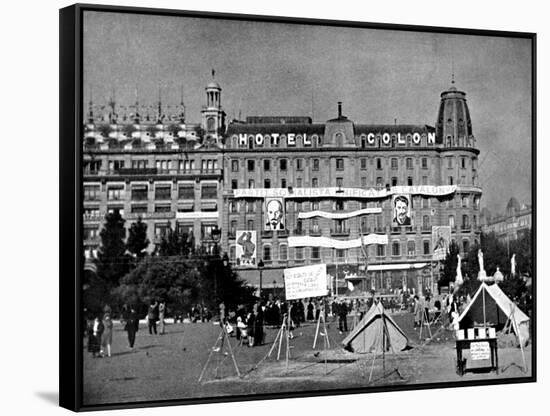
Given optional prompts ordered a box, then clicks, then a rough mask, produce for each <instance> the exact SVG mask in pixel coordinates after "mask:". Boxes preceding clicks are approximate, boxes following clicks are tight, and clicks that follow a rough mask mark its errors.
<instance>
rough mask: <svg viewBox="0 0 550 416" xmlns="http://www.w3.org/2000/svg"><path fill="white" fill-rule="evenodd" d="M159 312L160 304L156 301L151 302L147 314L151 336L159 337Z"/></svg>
mask: <svg viewBox="0 0 550 416" xmlns="http://www.w3.org/2000/svg"><path fill="white" fill-rule="evenodd" d="M157 311H158V304H157V301H156V300H151V304H150V305H149V311H148V312H147V321H148V323H149V335H153V334H155V335H157Z"/></svg>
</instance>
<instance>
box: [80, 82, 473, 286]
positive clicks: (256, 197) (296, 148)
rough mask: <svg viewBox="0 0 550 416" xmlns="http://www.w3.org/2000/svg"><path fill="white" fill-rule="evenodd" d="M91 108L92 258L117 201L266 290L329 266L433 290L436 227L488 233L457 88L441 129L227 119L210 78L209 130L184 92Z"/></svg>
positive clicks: (156, 235) (459, 239)
mask: <svg viewBox="0 0 550 416" xmlns="http://www.w3.org/2000/svg"><path fill="white" fill-rule="evenodd" d="M94 108H97V107H94V105H93V103H90V104H89V111H88V118H87V122H86V125H85V133H84V221H85V226H84V228H85V232H84V236H85V241H84V244H85V248H87V249H88V250H87V253H88V255H93V253H94V250H96V249H97V247H98V244H99V239H98V236H99V230H100V228H101V226H102V221H103V217H104V215H105V214H106V213H108V212H110V211H112V210H113V209H118V210H119V211H121V213H122V214H123V217H124V218H125V219H126V226H127V227H129V226H130V225H131V223H132V222H134V221H136V220H137V218H138V217H141V218H142V219H143V220H144V221H145V222H146V223H147V225H148V233H149V240H150V241H151V247H150V250H152V249H153V248H154V243H158V241H159V240H160V239H161V238H162V236H163V235H165V233H166V232H167V230H168V229H169V228H172V229H175V230H177V231H178V232H182V233H187V234H190V235H193V236H194V240H195V241H196V242H200V244H202V245H205V246H206V247H207V248H208V249H211V250H212V249H213V247H215V246H218V247H221V251H222V252H227V253H228V255H229V258H230V259H231V261H232V262H233V263H234V264H235V267H236V268H237V269H238V270H239V274H240V276H241V278H243V279H245V280H247V281H249V282H250V284H252V285H255V286H256V287H258V286H260V285H261V286H262V288H263V289H264V290H271V289H272V290H273V291H275V290H276V289H277V288H279V289H282V287H283V270H284V269H285V268H289V267H296V266H304V265H310V264H319V263H326V264H327V271H328V274H329V275H331V276H332V280H331V282H330V283H329V284H330V286H331V289H332V291H333V292H334V291H335V290H336V291H338V293H343V292H344V291H345V290H346V288H348V287H351V286H350V285H349V284H348V283H352V284H353V285H354V287H357V286H358V287H359V288H360V290H369V289H372V288H373V289H375V290H382V291H384V290H395V289H409V290H413V289H414V291H415V292H416V291H423V290H425V288H427V287H433V284H434V276H435V275H436V273H434V271H433V266H434V265H436V264H437V262H436V261H435V260H440V259H441V255H434V251H435V252H438V253H439V252H440V249H437V247H436V245H438V242H437V238H436V237H437V236H436V235H435V234H434V235H432V234H433V231H434V230H438V235H439V237H440V238H441V235H445V236H446V237H445V238H446V239H449V238H450V239H451V240H454V241H455V242H456V243H457V244H458V245H459V247H460V248H461V250H463V251H467V250H468V248H469V247H470V245H471V244H475V243H476V242H477V241H478V240H479V227H478V219H479V209H480V198H481V189H480V187H479V186H478V178H477V165H478V155H479V150H478V149H477V148H476V139H475V137H474V135H473V132H472V125H471V119H470V114H469V110H468V106H467V103H466V94H465V93H464V92H461V91H458V90H457V89H456V88H455V87H454V85H453V86H451V87H450V88H449V89H448V90H447V91H444V92H443V93H442V94H441V100H440V105H439V111H438V112H437V119H436V123H435V127H432V126H430V125H425V124H419V125H399V124H394V125H372V124H358V123H355V122H354V121H352V120H350V119H348V118H347V117H346V116H345V115H344V114H343V109H342V105H341V103H338V108H337V116H336V117H335V118H333V119H330V120H328V121H326V122H324V123H314V122H313V121H312V119H311V118H309V117H301V116H280V117H279V116H251V117H247V118H246V120H244V121H240V120H233V121H232V122H230V123H229V124H227V125H226V121H225V112H224V110H223V109H222V107H221V87H220V86H219V85H218V84H217V83H216V82H214V81H212V82H211V83H209V84H208V85H207V87H206V106H204V107H203V110H202V118H201V123H199V124H189V123H186V121H185V106H184V104H183V99H182V100H181V103H180V104H179V105H178V106H173V107H170V106H162V103H161V100H160V98H159V101H158V105H157V106H156V107H155V109H154V110H150V108H151V106H149V107H145V106H140V105H139V103H137V102H136V104H135V105H134V106H132V112H131V113H130V114H129V115H128V114H126V113H124V114H122V113H123V112H124V108H123V109H122V110H121V109H120V108H118V109H117V107H116V105H115V103H114V100H111V103H110V107H108V110H109V111H108V113H105V112H104V113H101V112H98V111H97V110H96V111H94ZM129 108H130V107H129ZM140 109H141V112H140ZM148 109H149V110H148ZM170 109H172V110H171V111H172V113H171V114H170ZM128 111H130V110H128ZM98 113H99V114H98ZM443 228H448V229H449V230H450V232H448V233H441V232H440V230H442V229H443ZM243 235H244V236H246V237H245V238H240V237H242V236H243ZM449 243H450V242H449V241H446V242H445V244H446V245H447V246H448V244H449ZM245 245H246V246H245ZM243 256H245V257H246V258H245V257H243ZM260 260H261V262H260ZM258 264H260V268H261V269H262V270H261V273H259V272H258ZM436 270H437V269H436ZM261 279H263V282H261V281H260V280H261Z"/></svg>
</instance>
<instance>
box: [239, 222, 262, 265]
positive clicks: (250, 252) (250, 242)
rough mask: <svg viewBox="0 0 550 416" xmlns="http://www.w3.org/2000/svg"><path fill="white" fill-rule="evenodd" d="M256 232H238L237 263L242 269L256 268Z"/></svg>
mask: <svg viewBox="0 0 550 416" xmlns="http://www.w3.org/2000/svg"><path fill="white" fill-rule="evenodd" d="M257 246H258V245H257V240H256V231H247V230H241V231H237V248H236V250H235V257H236V258H235V262H236V264H237V266H240V267H256V252H257V249H256V248H257Z"/></svg>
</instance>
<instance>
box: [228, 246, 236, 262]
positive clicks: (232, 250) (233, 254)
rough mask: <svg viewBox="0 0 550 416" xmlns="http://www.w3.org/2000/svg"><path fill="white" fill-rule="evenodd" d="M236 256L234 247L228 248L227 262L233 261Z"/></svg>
mask: <svg viewBox="0 0 550 416" xmlns="http://www.w3.org/2000/svg"><path fill="white" fill-rule="evenodd" d="M236 255H237V249H236V247H235V246H229V260H231V261H235V257H236Z"/></svg>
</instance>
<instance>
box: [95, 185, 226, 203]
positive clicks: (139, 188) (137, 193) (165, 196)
mask: <svg viewBox="0 0 550 416" xmlns="http://www.w3.org/2000/svg"><path fill="white" fill-rule="evenodd" d="M200 191H201V193H200V197H201V199H217V198H218V185H217V184H202V185H201V188H200ZM177 192H178V199H195V186H194V185H193V184H179V185H178V187H177ZM154 193H155V195H154V199H156V200H171V199H172V185H171V184H157V185H155V186H154ZM100 197H101V186H100V185H85V186H84V200H85V201H99V200H100ZM125 197H126V190H125V187H124V185H122V184H116V185H108V186H107V200H109V201H122V200H124V199H125ZM130 199H131V200H133V201H147V200H148V199H149V185H147V184H135V185H131V187H130Z"/></svg>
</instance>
